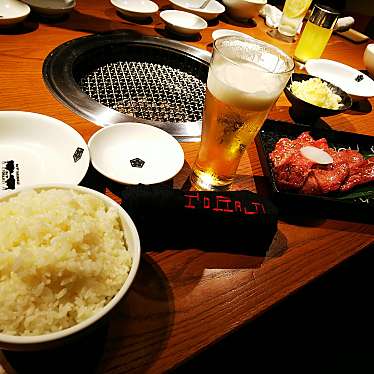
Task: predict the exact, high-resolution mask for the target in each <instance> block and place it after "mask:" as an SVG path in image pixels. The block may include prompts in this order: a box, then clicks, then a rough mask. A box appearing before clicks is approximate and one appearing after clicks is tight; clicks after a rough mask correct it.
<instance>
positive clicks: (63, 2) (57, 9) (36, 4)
mask: <svg viewBox="0 0 374 374" xmlns="http://www.w3.org/2000/svg"><path fill="white" fill-rule="evenodd" d="M22 1H23V2H24V3H26V4H28V5H29V6H30V7H31V10H32V11H33V12H35V13H38V14H39V15H41V16H43V17H52V18H53V17H61V16H64V15H66V14H68V13H70V12H71V11H72V10H73V9H74V8H75V6H76V1H75V0H22Z"/></svg>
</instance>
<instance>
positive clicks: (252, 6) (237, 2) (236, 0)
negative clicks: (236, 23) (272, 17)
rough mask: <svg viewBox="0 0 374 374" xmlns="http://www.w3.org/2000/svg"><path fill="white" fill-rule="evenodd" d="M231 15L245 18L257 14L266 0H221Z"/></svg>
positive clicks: (241, 18)
mask: <svg viewBox="0 0 374 374" xmlns="http://www.w3.org/2000/svg"><path fill="white" fill-rule="evenodd" d="M222 2H223V4H224V5H225V6H226V9H227V11H228V13H229V14H230V16H231V17H233V18H236V19H239V20H247V19H250V18H254V17H256V16H258V15H259V13H260V10H261V9H262V7H263V6H264V5H265V4H266V3H267V0H222Z"/></svg>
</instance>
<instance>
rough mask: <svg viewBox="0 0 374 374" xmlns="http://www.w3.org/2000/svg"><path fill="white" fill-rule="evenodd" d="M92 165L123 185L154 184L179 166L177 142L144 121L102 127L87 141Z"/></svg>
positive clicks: (169, 175)
mask: <svg viewBox="0 0 374 374" xmlns="http://www.w3.org/2000/svg"><path fill="white" fill-rule="evenodd" d="M88 148H89V150H90V154H91V161H92V165H93V166H94V168H95V169H96V170H97V171H98V172H100V173H101V174H103V175H105V176H106V177H108V178H110V179H112V180H114V181H115V182H119V183H124V184H139V183H141V184H146V185H149V184H155V183H161V182H164V181H166V180H169V179H171V178H173V177H174V176H175V175H176V174H177V173H178V172H179V171H180V170H181V168H182V166H183V163H184V153H183V149H182V147H181V145H180V144H179V143H178V142H177V140H176V139H175V138H173V137H172V136H171V135H170V134H168V133H167V132H165V131H163V130H161V129H159V128H157V127H154V126H151V125H146V124H144V123H132V122H127V123H118V124H115V125H111V126H108V127H104V128H102V129H101V130H99V131H97V132H96V133H95V134H93V135H92V137H91V138H90V140H89V141H88Z"/></svg>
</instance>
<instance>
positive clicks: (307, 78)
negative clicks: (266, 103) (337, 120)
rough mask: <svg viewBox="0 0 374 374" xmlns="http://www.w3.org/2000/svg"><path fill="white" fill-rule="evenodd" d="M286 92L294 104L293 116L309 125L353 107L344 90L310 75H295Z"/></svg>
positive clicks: (291, 112)
mask: <svg viewBox="0 0 374 374" xmlns="http://www.w3.org/2000/svg"><path fill="white" fill-rule="evenodd" d="M284 92H285V94H286V97H287V99H288V100H289V102H290V103H291V104H292V107H291V109H290V114H291V116H292V117H293V118H294V119H297V120H301V121H303V122H307V123H311V122H315V121H316V120H317V119H318V118H320V117H328V116H333V115H336V114H340V113H343V112H344V111H346V110H347V109H349V108H350V107H351V105H352V99H351V97H350V96H349V95H348V94H347V93H346V92H344V91H343V90H342V89H340V88H339V87H337V86H335V85H333V84H332V83H330V82H327V81H325V80H323V79H320V78H317V77H314V76H312V75H308V74H300V73H293V74H292V76H291V78H290V80H289V82H288V83H287V85H286V88H285V89H284Z"/></svg>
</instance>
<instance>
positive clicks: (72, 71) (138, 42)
mask: <svg viewBox="0 0 374 374" xmlns="http://www.w3.org/2000/svg"><path fill="white" fill-rule="evenodd" d="M130 47H131V48H142V49H144V50H146V49H148V50H149V51H150V53H151V52H152V51H156V52H157V53H161V54H165V55H167V56H172V57H173V56H174V57H175V61H176V63H177V64H178V61H187V62H188V63H189V64H190V65H191V67H193V69H195V70H196V69H197V70H196V71H194V72H192V73H190V72H188V73H190V74H192V75H194V76H195V77H196V78H198V79H200V80H201V81H202V82H203V83H206V77H207V74H208V68H209V62H210V57H211V54H210V53H209V52H207V51H204V50H201V49H199V48H196V47H193V46H190V45H187V44H184V43H181V42H178V41H174V40H169V39H165V38H160V37H151V36H143V35H140V34H137V33H135V32H131V31H123V30H121V31H114V32H108V33H101V34H94V35H89V36H85V37H81V38H78V39H73V40H71V41H68V42H66V43H64V44H62V45H60V46H59V47H57V48H56V49H54V50H53V51H52V52H50V53H49V54H48V56H47V57H46V59H45V60H44V64H43V79H44V82H45V84H46V86H47V87H48V89H49V90H50V92H51V93H52V94H53V95H54V96H55V97H56V98H57V99H58V100H59V101H60V102H61V103H62V104H64V105H65V106H67V107H68V108H69V109H71V110H72V111H73V112H75V113H77V114H78V115H80V116H82V117H84V118H86V119H88V120H90V121H92V122H94V123H96V124H97V125H99V126H107V125H111V124H115V123H120V122H142V123H147V124H150V125H152V126H156V127H158V128H161V129H163V130H165V131H167V132H168V133H170V134H171V135H173V136H174V137H176V138H177V139H178V140H179V141H198V140H199V138H200V135H201V120H198V121H187V122H159V121H152V120H146V119H142V118H138V117H134V116H131V115H126V114H123V113H121V112H118V111H116V110H114V109H111V108H109V107H107V106H105V105H103V104H100V103H99V102H97V101H95V100H93V99H91V98H90V97H89V96H88V95H87V94H86V93H85V92H84V91H83V90H82V89H81V87H80V86H79V82H78V81H79V80H80V78H81V77H82V76H83V74H84V73H82V72H84V71H92V70H94V69H95V67H98V66H100V65H104V64H108V63H113V62H116V61H117V60H116V59H118V58H119V57H121V56H123V53H125V51H126V50H127V49H128V48H130ZM121 54H122V55H121ZM94 57H96V58H94ZM125 60H126V59H125ZM169 61H171V60H169ZM165 65H166V66H168V65H169V64H165ZM174 65H175V64H174ZM171 67H172V68H175V66H171ZM199 69H200V70H199ZM181 70H183V69H181Z"/></svg>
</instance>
